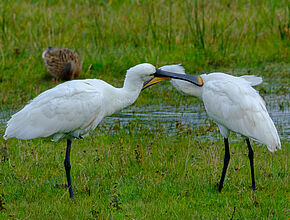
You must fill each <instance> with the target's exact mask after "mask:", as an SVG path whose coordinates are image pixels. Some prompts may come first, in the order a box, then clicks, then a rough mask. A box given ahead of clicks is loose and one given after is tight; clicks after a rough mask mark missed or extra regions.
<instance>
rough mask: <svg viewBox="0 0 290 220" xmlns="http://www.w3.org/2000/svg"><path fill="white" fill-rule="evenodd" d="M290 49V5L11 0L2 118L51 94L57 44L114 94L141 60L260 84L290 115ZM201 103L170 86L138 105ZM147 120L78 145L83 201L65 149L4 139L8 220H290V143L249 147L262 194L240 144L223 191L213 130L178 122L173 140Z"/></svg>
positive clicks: (2, 37) (0, 75)
mask: <svg viewBox="0 0 290 220" xmlns="http://www.w3.org/2000/svg"><path fill="white" fill-rule="evenodd" d="M289 44H290V23H289V4H288V1H286V0H272V1H262V0H258V1H243V0H242V1H238V0H234V1H226V0H218V1H189V0H186V1H172V0H167V1H162V0H159V1H150V0H147V1H141V0H140V1H130V0H123V1H114V0H111V1H93V0H91V1H90V0H80V1H72V0H69V1H57V0H47V1H34V0H30V1H18V0H14V1H8V0H2V1H1V2H0V88H1V89H0V100H1V108H0V111H1V112H7V114H9V112H11V111H15V110H17V109H20V108H21V107H22V106H23V105H24V104H26V103H27V102H28V101H29V100H30V99H32V98H34V97H35V96H37V95H38V94H39V93H41V92H42V91H45V90H47V89H48V88H51V87H53V86H54V85H53V83H52V79H51V77H50V76H49V75H48V73H47V70H46V69H45V66H44V64H43V60H42V58H41V54H42V51H43V50H44V49H45V48H47V47H48V46H53V47H68V48H72V49H75V50H76V51H77V52H78V53H79V55H80V57H81V59H82V60H83V71H82V75H81V78H96V77H97V78H101V79H103V80H105V81H107V82H109V83H111V84H113V85H114V86H122V82H123V79H124V76H125V72H126V70H127V69H128V68H130V67H131V66H134V65H136V64H138V63H142V62H149V63H152V64H153V65H156V66H161V65H165V64H172V63H182V64H183V65H184V66H185V68H186V70H187V72H188V73H204V72H212V71H223V72H227V73H231V74H235V75H242V74H255V75H259V76H262V77H263V80H264V83H263V85H261V86H258V87H257V89H258V90H259V91H260V94H261V95H262V96H263V97H264V96H265V97H267V96H269V95H275V96H277V103H278V106H279V108H280V109H286V110H287V109H289V100H288V99H287V97H289V95H288V94H289V93H290V91H289V78H290V77H289V74H290V64H289V51H290V50H289ZM169 91H170V93H169ZM287 95H288V96H287ZM193 102H197V103H200V102H199V101H198V100H197V99H195V98H192V97H186V96H182V95H180V94H179V93H177V92H176V91H175V90H173V89H171V87H170V85H169V84H168V83H163V84H160V85H158V86H156V87H153V88H150V89H147V90H145V91H144V92H142V94H141V95H140V97H139V99H138V100H137V102H136V103H135V105H136V106H141V107H144V108H145V109H146V106H148V105H153V104H154V105H158V104H160V105H163V104H164V105H176V106H178V105H188V104H190V103H193ZM6 117H7V116H6ZM0 121H1V118H0ZM139 122H140V121H139V119H138V117H137V116H134V117H132V119H131V121H130V123H129V124H128V125H127V126H126V127H125V128H124V129H120V127H119V124H118V123H117V122H116V124H115V125H114V126H112V127H111V128H110V129H108V128H106V127H104V126H100V127H99V128H98V129H96V131H95V132H93V133H92V134H91V136H90V137H87V138H85V139H83V140H78V141H74V142H73V145H72V153H71V163H72V181H73V184H74V189H75V197H76V198H75V200H74V201H71V200H70V199H69V197H68V192H67V189H66V186H65V184H66V180H65V171H64V168H63V160H64V151H65V144H66V143H65V141H64V140H63V141H60V142H57V143H53V142H50V141H49V140H48V139H35V140H30V141H21V140H17V139H11V140H8V141H4V139H3V138H0V219H2V218H3V219H13V218H15V219H98V218H100V219H105V218H110V219H123V218H128V219H149V218H150V219H179V218H180V219H190V218H192V219H195V218H202V219H244V218H245V219H267V218H269V219H287V218H288V219H289V217H290V213H289V209H290V208H289V167H288V158H289V149H290V148H289V146H290V144H289V141H287V140H289V138H288V139H286V140H285V139H284V140H283V141H282V150H280V151H278V152H275V153H271V152H269V151H268V150H267V149H266V147H265V146H260V145H259V144H258V143H256V142H252V143H253V149H254V152H255V171H256V182H257V188H258V189H257V190H256V191H255V192H253V191H252V190H251V182H250V168H249V161H248V158H247V149H246V144H245V143H244V141H243V139H242V138H239V137H236V136H235V135H233V136H232V138H234V140H235V141H232V142H230V150H231V161H230V164H229V169H228V173H227V176H226V180H225V188H224V189H223V191H222V193H218V192H217V187H216V185H217V183H218V181H219V178H220V174H221V171H222V164H223V155H224V150H223V142H222V139H221V136H220V135H219V134H218V131H217V127H216V126H215V125H213V126H214V127H213V128H212V127H206V126H205V127H199V128H196V129H189V128H187V127H186V126H181V125H180V123H178V122H176V123H177V124H176V127H177V128H178V129H177V131H176V132H174V133H173V134H171V135H168V130H167V128H164V126H162V123H160V121H159V122H158V121H155V122H152V123H155V124H152V128H151V129H149V128H148V127H143V126H142V125H141V124H140V123H139ZM208 133H211V134H212V135H213V136H214V137H218V138H214V139H212V138H209V137H204V135H205V134H208ZM3 134H4V129H3V126H2V127H1V129H0V136H1V137H2V136H3Z"/></svg>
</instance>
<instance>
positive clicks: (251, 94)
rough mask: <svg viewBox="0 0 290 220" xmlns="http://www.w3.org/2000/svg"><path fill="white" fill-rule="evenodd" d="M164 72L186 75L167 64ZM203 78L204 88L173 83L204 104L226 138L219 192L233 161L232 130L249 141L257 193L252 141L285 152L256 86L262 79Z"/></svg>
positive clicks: (224, 76)
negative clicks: (230, 134) (229, 139)
mask: <svg viewBox="0 0 290 220" xmlns="http://www.w3.org/2000/svg"><path fill="white" fill-rule="evenodd" d="M160 69H161V70H165V71H170V72H175V73H180V74H185V70H184V68H183V67H182V66H181V65H167V66H163V67H161V68H160ZM200 77H201V79H202V83H201V84H202V86H198V85H196V84H192V83H188V82H185V81H181V80H178V79H172V80H171V83H172V85H173V86H174V87H175V88H176V89H177V90H179V91H181V92H183V93H185V94H187V95H191V96H195V97H197V98H199V99H200V100H202V101H203V103H204V106H205V109H206V112H207V114H208V116H209V117H210V118H211V119H213V120H214V121H215V122H216V124H217V125H218V127H219V130H220V132H221V134H222V136H223V137H224V145H225V156H224V166H223V171H222V175H221V179H220V183H219V191H221V190H222V188H223V182H224V178H225V175H226V171H227V167H228V164H229V161H230V152H229V143H228V137H229V133H230V131H233V132H235V133H238V134H240V135H242V136H244V137H245V139H246V143H247V147H248V150H249V154H248V157H249V160H250V166H251V178H252V189H253V190H255V189H256V186H255V177H254V159H253V158H254V153H253V150H252V147H251V144H250V140H249V138H251V139H253V140H256V141H258V142H260V143H262V144H265V145H266V146H267V147H268V150H269V151H271V152H274V151H276V150H277V149H281V143H280V139H279V135H278V132H277V129H276V127H275V125H274V123H273V121H272V119H271V118H270V116H269V114H268V112H267V109H266V106H265V102H264V100H263V99H262V97H261V96H260V95H259V93H258V92H257V91H256V90H255V89H254V88H253V87H252V86H256V85H259V84H261V83H262V78H261V77H256V76H253V75H245V76H240V77H236V76H231V75H228V74H225V73H210V74H202V75H200ZM152 84H154V83H151V85H152Z"/></svg>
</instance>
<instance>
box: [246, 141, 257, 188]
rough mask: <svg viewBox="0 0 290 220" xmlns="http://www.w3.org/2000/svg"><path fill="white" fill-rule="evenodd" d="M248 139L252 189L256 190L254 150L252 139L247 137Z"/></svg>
mask: <svg viewBox="0 0 290 220" xmlns="http://www.w3.org/2000/svg"><path fill="white" fill-rule="evenodd" d="M246 141H247V145H248V149H249V154H248V157H249V159H250V165H251V177H252V189H253V190H255V189H256V187H255V175H254V152H253V149H252V147H251V144H250V140H249V139H248V138H247V139H246Z"/></svg>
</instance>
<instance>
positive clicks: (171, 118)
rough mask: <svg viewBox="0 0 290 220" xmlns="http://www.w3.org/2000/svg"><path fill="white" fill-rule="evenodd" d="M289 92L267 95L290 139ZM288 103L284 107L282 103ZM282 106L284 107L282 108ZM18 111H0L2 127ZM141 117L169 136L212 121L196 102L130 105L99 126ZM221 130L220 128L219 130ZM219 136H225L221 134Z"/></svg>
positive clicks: (281, 130) (285, 137)
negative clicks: (187, 103) (177, 104)
mask: <svg viewBox="0 0 290 220" xmlns="http://www.w3.org/2000/svg"><path fill="white" fill-rule="evenodd" d="M289 98H290V97H289V95H287V96H283V97H282V96H267V97H264V99H265V101H266V103H267V109H268V111H269V114H270V116H271V118H272V120H273V121H274V123H275V125H276V127H277V130H278V133H279V135H280V138H281V140H286V141H290V110H289ZM285 101H286V102H288V103H286V104H285V103H284V105H283V106H282V105H281V103H282V102H285ZM281 106H282V107H281ZM13 113H15V110H11V109H9V110H7V109H6V110H3V109H2V111H0V129H1V130H4V129H5V123H6V121H7V120H8V119H9V117H10V116H11V115H12V114H13ZM134 120H138V124H141V125H140V126H142V127H144V128H152V129H154V128H157V127H158V128H160V127H163V128H164V129H165V131H166V132H168V135H174V134H176V133H177V132H178V131H179V128H178V127H177V126H176V125H177V124H182V126H183V127H187V128H190V129H192V130H195V129H199V128H201V127H204V126H209V125H210V122H209V120H208V116H207V114H206V112H205V109H204V106H203V105H202V103H195V104H192V105H179V106H172V105H151V106H141V107H137V106H134V105H133V106H130V107H128V108H126V109H124V110H122V111H121V112H119V113H116V114H114V115H112V116H109V117H106V118H105V119H104V120H103V121H102V122H101V123H100V125H99V126H101V127H102V128H108V130H109V128H111V127H112V126H113V125H114V124H115V123H118V124H119V126H120V127H121V128H123V129H125V130H126V129H130V126H128V125H129V123H130V122H132V121H134ZM215 127H216V128H217V126H216V125H215ZM216 130H217V129H216ZM213 135H214V136H216V134H212V133H211V132H205V133H204V134H203V135H202V136H205V137H212V136H213ZM219 137H221V136H220V135H219Z"/></svg>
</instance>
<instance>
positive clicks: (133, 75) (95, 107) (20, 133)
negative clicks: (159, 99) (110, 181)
mask: <svg viewBox="0 0 290 220" xmlns="http://www.w3.org/2000/svg"><path fill="white" fill-rule="evenodd" d="M151 78H158V79H159V80H161V81H162V80H168V79H170V78H177V79H182V80H187V81H189V82H191V83H196V84H198V83H199V81H198V78H199V76H189V75H182V74H177V73H170V72H166V71H163V70H161V69H156V68H155V67H154V66H153V65H151V64H148V63H144V64H139V65H136V66H134V67H132V68H130V69H129V70H127V74H126V78H125V81H124V85H123V87H122V88H115V87H113V86H111V85H110V84H108V83H106V82H104V81H102V80H99V79H85V80H72V81H67V82H64V83H62V84H59V85H57V86H56V87H54V88H52V89H49V90H47V91H45V92H43V93H41V94H40V95H38V96H37V97H36V98H35V99H33V100H32V101H30V102H29V104H27V105H26V106H25V107H24V108H23V109H22V110H20V111H19V112H17V113H15V114H14V115H13V116H12V117H11V119H10V120H9V121H8V122H7V128H6V131H5V134H4V138H5V139H8V138H12V137H16V138H18V139H23V140H27V139H33V138H39V137H52V140H54V141H57V140H59V139H60V138H66V139H67V147H66V154H65V160H64V166H65V171H66V177H67V182H68V187H69V195H70V198H73V197H74V195H73V188H72V183H71V175H70V170H71V165H70V151H71V142H72V140H73V139H75V138H77V139H78V138H83V137H85V136H87V135H88V134H89V132H90V131H91V130H93V129H95V128H96V126H97V125H98V124H99V123H100V121H101V120H102V119H103V118H104V117H106V116H109V115H111V114H113V113H115V112H117V111H119V110H121V109H123V108H125V107H127V106H129V105H131V104H133V103H134V102H135V101H136V99H137V98H138V96H139V93H140V91H141V90H142V87H143V84H144V82H145V81H147V80H149V79H151Z"/></svg>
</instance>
